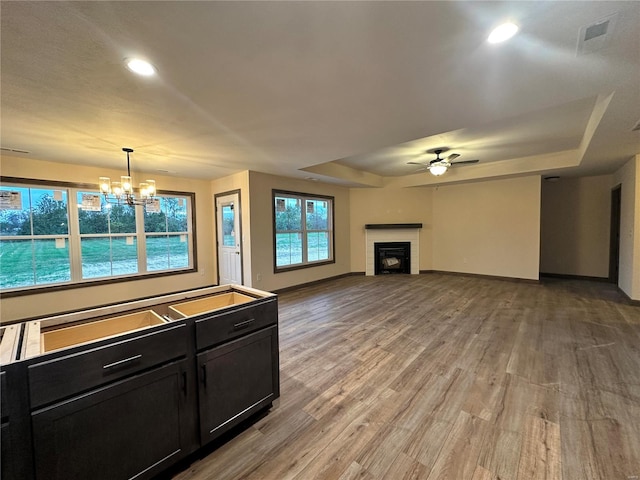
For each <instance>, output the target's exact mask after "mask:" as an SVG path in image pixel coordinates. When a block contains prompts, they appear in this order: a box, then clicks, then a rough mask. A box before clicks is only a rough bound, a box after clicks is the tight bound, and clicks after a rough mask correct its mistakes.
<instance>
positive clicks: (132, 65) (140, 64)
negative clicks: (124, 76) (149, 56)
mask: <svg viewBox="0 0 640 480" xmlns="http://www.w3.org/2000/svg"><path fill="white" fill-rule="evenodd" d="M126 62H127V68H128V69H129V70H131V71H132V72H133V73H137V74H138V75H142V76H144V77H150V76H152V75H155V73H156V69H155V67H154V66H153V65H151V64H150V63H149V62H147V61H145V60H140V59H139V58H128V59H127V60H126Z"/></svg>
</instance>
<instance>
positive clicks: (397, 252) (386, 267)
mask: <svg viewBox="0 0 640 480" xmlns="http://www.w3.org/2000/svg"><path fill="white" fill-rule="evenodd" d="M373 248H374V252H373V253H374V258H375V271H374V273H375V274H376V275H384V274H388V273H411V261H410V260H411V258H410V254H411V242H379V243H378V242H376V243H374V244H373Z"/></svg>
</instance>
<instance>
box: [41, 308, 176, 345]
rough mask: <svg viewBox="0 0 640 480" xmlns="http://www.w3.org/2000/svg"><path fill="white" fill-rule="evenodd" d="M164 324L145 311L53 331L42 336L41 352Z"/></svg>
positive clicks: (156, 315)
mask: <svg viewBox="0 0 640 480" xmlns="http://www.w3.org/2000/svg"><path fill="white" fill-rule="evenodd" d="M163 323H166V321H165V320H164V319H163V318H162V317H161V316H159V315H158V314H157V313H155V312H154V311H152V310H145V311H143V312H136V313H130V314H128V315H121V316H118V317H113V318H108V319H106V320H98V321H96V322H91V323H85V324H83V325H76V326H72V327H66V328H61V329H58V330H51V331H49V332H43V333H42V334H41V342H40V350H41V353H45V352H50V351H52V350H58V349H59V348H65V347H70V346H73V345H78V344H81V343H85V342H90V341H93V340H98V339H101V338H107V337H111V336H113V335H120V334H122V333H127V332H132V331H135V330H139V329H141V328H147V327H151V326H153V325H161V324H163Z"/></svg>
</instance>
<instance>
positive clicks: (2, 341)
mask: <svg viewBox="0 0 640 480" xmlns="http://www.w3.org/2000/svg"><path fill="white" fill-rule="evenodd" d="M19 337H20V326H19V325H10V326H8V327H2V328H0V363H1V364H2V365H6V364H7V363H11V362H13V361H14V360H15V359H16V355H17V353H18V339H19Z"/></svg>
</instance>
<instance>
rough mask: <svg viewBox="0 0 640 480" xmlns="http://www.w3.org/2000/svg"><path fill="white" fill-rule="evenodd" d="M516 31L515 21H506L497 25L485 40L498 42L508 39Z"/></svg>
mask: <svg viewBox="0 0 640 480" xmlns="http://www.w3.org/2000/svg"><path fill="white" fill-rule="evenodd" d="M517 32H518V26H517V25H516V24H515V23H511V22H507V23H503V24H502V25H499V26H497V27H496V28H494V29H493V31H492V32H491V33H490V34H489V38H487V41H488V42H489V43H500V42H504V41H505V40H508V39H510V38H511V37H513V36H514V35H515V34H516V33H517Z"/></svg>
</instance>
